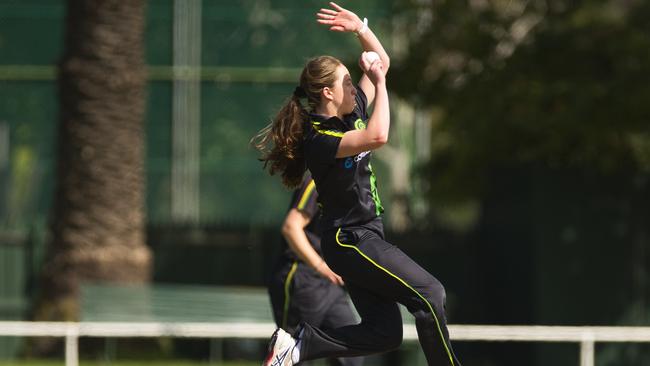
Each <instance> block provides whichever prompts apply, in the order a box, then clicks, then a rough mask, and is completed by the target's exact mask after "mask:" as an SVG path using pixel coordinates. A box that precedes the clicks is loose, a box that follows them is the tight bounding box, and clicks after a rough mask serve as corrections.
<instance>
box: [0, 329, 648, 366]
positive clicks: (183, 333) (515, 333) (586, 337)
mask: <svg viewBox="0 0 650 366" xmlns="http://www.w3.org/2000/svg"><path fill="white" fill-rule="evenodd" d="M274 329H275V325H274V324H272V323H252V322H251V323H244V322H242V323H109V322H83V323H54V322H12V321H0V336H14V337H44V336H47V337H63V338H65V364H66V366H78V364H79V343H78V340H79V337H107V338H112V337H115V338H119V337H163V336H164V337H179V338H181V337H186V338H258V339H266V338H268V337H269V336H270V335H271V333H272V332H273V330H274ZM449 332H450V334H451V338H452V341H497V342H509V341H518V342H569V343H579V344H580V366H594V344H595V343H596V342H650V327H589V326H585V327H563V326H499V325H450V326H449ZM404 339H405V340H417V333H416V330H415V326H414V325H412V324H406V325H404Z"/></svg>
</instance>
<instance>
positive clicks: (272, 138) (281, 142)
mask: <svg viewBox="0 0 650 366" xmlns="http://www.w3.org/2000/svg"><path fill="white" fill-rule="evenodd" d="M339 65H341V61H339V60H338V59H336V58H334V57H332V56H319V57H315V58H313V59H311V60H309V62H307V65H305V68H304V69H303V70H302V73H301V75H300V86H298V87H296V89H295V90H294V91H293V95H292V96H291V98H290V99H289V100H288V101H287V102H286V103H285V105H284V107H282V109H280V112H278V114H277V115H276V116H275V118H274V119H273V122H271V124H269V125H268V126H266V127H264V128H263V129H262V130H261V131H260V132H259V133H258V134H257V135H256V136H255V137H253V138H252V139H251V145H253V146H254V147H255V148H256V149H257V150H259V151H260V152H261V153H262V157H261V158H260V159H259V160H260V161H263V162H264V169H268V170H269V173H270V174H271V175H275V174H276V173H280V175H281V176H282V183H283V184H284V185H285V186H287V187H288V188H297V187H298V186H299V185H300V183H302V178H303V175H304V174H305V170H306V166H305V158H304V153H303V147H302V145H303V143H302V139H303V135H304V131H303V128H304V125H305V124H306V123H307V122H308V119H309V113H307V110H306V109H305V108H304V107H303V106H302V103H301V102H300V99H301V98H306V100H307V105H308V106H309V108H310V110H311V111H314V110H315V109H316V107H317V106H318V105H319V104H320V102H321V100H320V99H321V98H320V96H321V91H322V90H323V88H325V87H330V88H331V87H332V86H333V85H334V82H335V81H336V68H337V67H338V66H339Z"/></svg>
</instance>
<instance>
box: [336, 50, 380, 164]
mask: <svg viewBox="0 0 650 366" xmlns="http://www.w3.org/2000/svg"><path fill="white" fill-rule="evenodd" d="M359 65H360V66H361V69H362V70H363V71H364V74H365V75H366V77H367V78H368V81H369V82H370V83H371V85H372V86H373V89H374V90H375V92H376V93H375V108H374V110H373V112H372V115H371V116H370V119H369V120H368V123H367V127H366V129H362V130H352V131H347V132H345V133H344V134H343V137H342V138H341V142H340V143H339V147H338V150H337V152H336V157H337V158H342V157H346V156H352V155H357V154H360V153H362V152H364V151H368V150H375V149H378V148H380V147H381V146H383V145H384V144H385V143H386V142H388V130H389V128H390V108H389V104H388V91H386V75H385V74H386V73H385V72H384V70H383V64H382V62H381V60H376V61H374V62H373V63H372V64H369V63H368V61H367V60H365V59H364V58H363V57H361V58H360V60H359Z"/></svg>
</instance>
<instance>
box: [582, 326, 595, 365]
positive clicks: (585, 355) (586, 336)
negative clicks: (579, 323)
mask: <svg viewBox="0 0 650 366" xmlns="http://www.w3.org/2000/svg"><path fill="white" fill-rule="evenodd" d="M594 365H595V361H594V334H593V333H592V332H584V333H583V334H582V341H581V342H580V366H594Z"/></svg>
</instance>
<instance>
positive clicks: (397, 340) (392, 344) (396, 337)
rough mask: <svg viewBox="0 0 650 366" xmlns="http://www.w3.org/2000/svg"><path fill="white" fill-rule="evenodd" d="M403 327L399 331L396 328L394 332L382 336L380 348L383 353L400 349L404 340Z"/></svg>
mask: <svg viewBox="0 0 650 366" xmlns="http://www.w3.org/2000/svg"><path fill="white" fill-rule="evenodd" d="M402 333H403V330H402V326H400V327H399V329H397V328H395V329H393V331H392V332H390V333H388V334H384V335H382V337H381V338H380V339H381V345H380V348H381V350H382V351H391V350H394V349H396V348H398V347H399V346H400V345H401V344H402V339H403V334H402Z"/></svg>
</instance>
